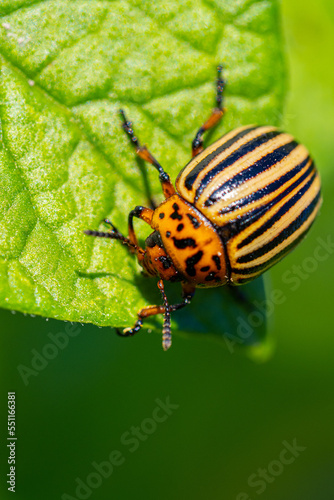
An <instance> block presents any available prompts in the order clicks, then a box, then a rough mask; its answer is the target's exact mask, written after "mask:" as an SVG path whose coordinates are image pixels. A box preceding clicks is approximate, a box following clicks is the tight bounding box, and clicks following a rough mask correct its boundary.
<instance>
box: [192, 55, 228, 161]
mask: <svg viewBox="0 0 334 500" xmlns="http://www.w3.org/2000/svg"><path fill="white" fill-rule="evenodd" d="M222 71H223V66H221V65H220V66H218V68H217V72H218V78H217V93H216V107H215V108H214V109H213V110H212V113H211V116H210V117H209V118H208V120H207V121H206V122H205V123H204V124H203V125H202V126H201V127H200V128H199V129H198V131H197V134H196V136H195V139H194V140H193V142H192V156H193V157H194V156H196V155H197V154H198V153H201V151H203V134H204V132H206V131H207V130H209V129H210V128H213V127H214V126H215V125H217V123H218V122H219V121H220V120H221V118H222V116H223V114H224V111H225V108H223V90H224V87H225V84H226V82H225V81H224V80H223V78H222V77H221V73H222Z"/></svg>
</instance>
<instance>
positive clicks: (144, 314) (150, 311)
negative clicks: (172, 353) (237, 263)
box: [116, 280, 195, 351]
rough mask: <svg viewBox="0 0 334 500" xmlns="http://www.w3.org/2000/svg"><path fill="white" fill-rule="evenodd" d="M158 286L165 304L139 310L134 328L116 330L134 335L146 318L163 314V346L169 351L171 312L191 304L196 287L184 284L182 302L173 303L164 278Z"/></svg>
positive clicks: (119, 333)
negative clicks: (170, 301) (169, 300)
mask: <svg viewBox="0 0 334 500" xmlns="http://www.w3.org/2000/svg"><path fill="white" fill-rule="evenodd" d="M158 288H159V290H160V292H161V294H162V298H163V301H164V305H163V306H148V307H144V308H143V309H141V310H140V311H139V312H138V319H137V321H136V323H135V324H134V326H133V328H125V329H124V330H123V332H122V333H121V332H120V331H119V330H116V331H117V333H118V335H120V336H122V337H131V336H132V335H135V334H136V333H138V332H139V331H140V329H141V327H142V326H143V320H144V319H145V318H148V317H149V316H155V315H156V314H163V315H164V323H163V327H162V347H163V349H164V351H167V350H168V349H169V348H170V346H171V345H172V332H171V326H170V313H171V312H173V311H177V310H178V309H182V308H183V307H185V306H186V305H188V304H190V302H191V299H192V298H193V296H194V294H195V288H194V287H193V286H191V285H188V284H182V302H180V303H178V304H172V305H169V304H168V300H167V296H166V293H165V289H164V283H163V280H159V281H158Z"/></svg>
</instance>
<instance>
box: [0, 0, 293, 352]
mask: <svg viewBox="0 0 334 500" xmlns="http://www.w3.org/2000/svg"><path fill="white" fill-rule="evenodd" d="M0 13H1V14H2V16H3V17H2V19H1V26H0V54H1V66H2V68H1V69H2V76H1V122H2V141H1V152H0V169H1V173H0V184H1V189H0V206H1V213H0V214H1V219H0V226H1V227H0V283H1V289H0V304H1V306H2V307H5V308H10V309H17V310H19V311H22V312H26V313H30V314H40V315H42V316H49V317H53V318H58V319H64V320H71V321H80V322H92V323H95V324H97V325H102V326H105V325H109V326H117V327H121V326H129V325H131V324H132V323H133V322H134V320H135V318H136V312H137V311H138V309H139V308H141V307H143V306H146V305H149V304H152V303H154V302H155V301H160V297H159V294H158V292H157V291H156V287H155V284H154V280H147V279H145V278H143V277H142V276H141V274H140V269H139V267H138V265H137V264H136V262H135V261H134V258H133V257H132V256H131V255H129V254H128V252H127V251H126V248H124V247H123V246H122V245H120V244H119V242H117V241H105V240H101V239H98V238H96V239H94V238H89V237H87V236H85V235H84V234H83V231H84V230H85V229H88V228H91V229H93V228H94V229H97V228H99V224H100V221H101V220H102V219H103V218H105V217H109V218H110V219H111V220H113V221H114V222H115V224H116V225H117V226H118V227H119V228H120V229H121V230H122V231H123V232H125V233H126V231H127V227H126V226H127V222H126V221H127V213H128V211H129V210H130V209H131V208H133V207H134V206H136V205H139V204H143V205H145V204H147V199H148V193H149V191H151V192H153V193H154V195H156V196H157V199H161V195H160V191H161V190H160V186H159V181H158V176H157V175H156V171H155V170H154V169H153V168H151V167H150V166H148V167H147V166H146V165H143V164H142V162H141V161H139V160H138V159H136V157H135V153H134V151H133V149H132V148H131V146H130V145H129V141H128V139H127V138H126V137H125V135H124V133H123V131H122V129H121V127H120V121H119V117H118V115H117V110H118V109H119V108H120V107H122V108H124V109H125V111H126V112H127V114H128V116H129V117H130V118H131V120H132V121H133V123H134V126H135V130H136V133H137V135H138V136H139V137H140V139H141V141H142V142H143V143H147V144H149V146H150V149H151V151H152V152H153V154H154V155H155V156H156V157H157V158H158V160H159V162H160V163H161V164H162V165H164V167H165V169H166V170H167V171H168V172H169V173H170V175H171V177H172V179H173V180H175V178H176V176H177V174H178V172H179V170H180V169H181V168H182V166H184V165H185V163H186V162H187V161H189V159H190V144H191V140H192V139H193V137H194V134H195V132H196V130H197V129H198V127H199V126H200V125H201V124H202V123H203V121H204V120H205V119H206V118H207V117H208V114H209V110H210V109H211V108H212V106H213V104H214V85H213V82H214V79H215V71H216V70H215V68H216V66H217V64H218V63H221V62H223V63H224V65H225V68H226V69H225V75H226V78H227V80H228V86H227V88H226V95H225V98H226V101H225V102H226V106H227V108H228V112H227V114H226V117H225V118H224V120H223V123H221V124H220V125H219V127H217V130H215V131H214V132H213V133H211V134H210V138H209V140H210V142H212V141H213V140H214V139H216V138H217V137H219V136H221V135H222V134H223V133H224V132H226V131H228V130H230V129H232V128H235V127H236V126H240V125H245V124H247V123H260V124H267V123H268V124H269V123H270V124H273V125H277V124H279V121H280V116H281V111H282V105H283V102H282V100H283V94H284V78H283V67H284V65H283V61H282V54H281V51H282V43H281V38H280V23H279V12H278V7H277V1H276V0H268V1H261V2H254V1H250V0H238V1H235V2H230V1H229V0H225V1H224V0H206V1H204V0H203V1H200V0H198V1H196V0H195V1H190V0H187V1H185V2H178V1H177V0H167V1H161V2H155V3H154V2H151V1H150V0H144V1H143V0H129V1H128V2H125V1H122V2H117V1H113V2H109V1H95V0H90V1H83V0H77V1H75V2H73V1H70V0H48V1H37V0H35V1H34V0H15V1H14V0H2V1H1V2H0ZM207 143H208V142H207ZM101 228H102V226H101ZM136 229H138V234H139V237H140V238H141V239H143V238H145V236H146V235H147V234H148V233H149V232H150V228H148V226H146V225H145V224H143V223H141V222H138V223H137V226H136ZM175 287H177V285H174V287H173V289H174V290H175ZM170 288H171V287H169V288H168V290H170ZM173 289H172V290H171V291H170V292H169V293H171V294H172V296H173V297H174V295H173V294H174V291H173ZM243 291H244V294H245V295H247V296H248V297H249V298H250V299H251V300H254V298H255V297H256V298H257V300H263V298H264V289H263V282H262V280H257V281H255V282H254V283H252V284H250V285H246V286H245V287H244V288H243ZM247 307H249V305H247V304H246V306H245V305H244V304H242V303H240V302H239V301H238V300H236V299H235V297H234V295H232V294H231V293H229V291H228V290H223V289H215V290H210V291H206V290H204V291H200V292H198V298H196V299H195V305H194V306H191V307H189V308H188V310H187V311H186V312H185V313H183V312H182V313H181V312H180V313H176V314H174V318H173V319H174V330H179V331H181V332H187V331H188V332H198V333H203V334H209V335H219V337H220V338H222V333H223V332H225V333H227V334H228V335H229V336H230V337H231V336H232V337H233V336H237V338H238V339H239V340H238V343H240V342H241V343H245V342H246V343H248V344H251V343H254V342H255V341H258V340H259V339H260V338H263V336H264V330H265V319H263V321H262V323H261V322H260V323H261V324H260V325H258V326H256V327H254V328H253V331H252V332H251V333H250V334H249V335H248V337H247V338H246V340H245V338H241V337H242V335H241V337H240V335H239V334H238V318H243V320H244V321H248V320H249V314H250V312H252V311H253V312H254V311H255V306H252V310H251V311H250V310H249V309H248V310H247ZM152 325H153V327H154V329H156V330H159V329H160V325H159V323H158V322H157V321H153V322H152V323H151V326H152ZM239 330H240V329H239ZM238 335H239V336H238Z"/></svg>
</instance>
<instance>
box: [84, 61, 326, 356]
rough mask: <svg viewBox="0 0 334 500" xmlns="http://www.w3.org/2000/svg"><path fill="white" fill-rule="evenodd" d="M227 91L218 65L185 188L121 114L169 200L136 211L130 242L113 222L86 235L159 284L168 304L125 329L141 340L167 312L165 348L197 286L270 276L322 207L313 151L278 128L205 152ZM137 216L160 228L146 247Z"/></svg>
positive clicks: (184, 175) (229, 138)
mask: <svg viewBox="0 0 334 500" xmlns="http://www.w3.org/2000/svg"><path fill="white" fill-rule="evenodd" d="M224 87H225V82H224V80H223V78H222V67H221V66H218V78H217V92H216V107H215V108H214V109H213V110H212V113H211V115H210V116H209V118H208V120H207V121H206V122H204V123H203V125H202V126H201V127H200V128H199V129H198V131H197V133H196V135H195V138H194V140H193V142H192V156H193V159H192V160H191V161H190V162H189V163H188V164H187V165H186V166H185V167H184V168H183V169H182V170H181V172H180V173H179V175H178V177H177V179H176V189H175V188H174V186H173V184H172V182H171V180H170V178H169V175H168V174H167V172H165V170H164V169H163V167H162V166H161V165H160V164H159V163H158V161H157V160H156V159H155V158H154V156H153V155H152V154H151V153H150V151H149V150H148V149H147V147H146V146H141V144H140V142H139V141H138V139H137V137H136V135H135V133H134V130H133V128H132V123H131V122H129V121H128V120H127V118H126V116H125V114H124V111H122V110H121V112H120V113H121V116H122V127H123V129H124V131H125V132H126V134H127V136H128V137H129V138H130V140H131V144H132V145H133V146H135V148H136V153H137V155H138V156H139V157H140V158H142V159H143V160H145V161H147V162H148V163H150V164H151V165H153V166H154V167H155V168H156V169H157V170H158V172H159V179H160V183H161V187H162V192H163V195H164V198H165V200H164V201H163V202H162V203H161V204H160V205H159V206H157V207H155V208H145V207H142V206H137V207H135V208H134V209H133V210H131V211H130V213H129V218H128V232H129V235H128V237H126V236H123V234H122V233H120V232H119V231H118V229H116V227H115V226H114V225H113V224H112V223H111V222H110V221H109V220H107V219H106V220H105V222H106V223H107V224H109V225H110V227H111V231H110V232H101V231H86V234H88V235H91V236H98V237H103V238H110V239H116V240H120V241H121V242H122V243H123V244H125V245H127V246H128V248H129V250H130V251H131V253H134V254H135V255H136V256H137V259H138V262H139V264H140V265H141V266H142V268H143V270H144V273H145V274H146V275H147V276H152V277H157V278H158V288H159V290H160V292H161V294H162V298H163V304H162V305H154V306H148V307H144V308H143V309H141V310H140V311H139V312H138V319H137V321H136V323H135V324H134V326H133V327H132V328H125V329H124V330H123V333H120V332H118V333H119V334H120V335H122V336H132V335H134V334H135V333H137V332H139V331H140V329H141V327H142V324H143V320H144V319H145V318H147V317H149V316H153V315H156V314H163V316H164V322H163V336H162V345H163V348H164V350H167V349H169V347H170V346H171V324H170V321H171V320H170V318H171V313H172V312H174V311H176V310H178V309H181V308H183V307H185V306H186V305H188V304H190V302H191V300H192V298H193V296H194V294H195V290H196V288H197V287H203V288H207V287H217V286H222V285H242V284H243V283H246V282H248V281H251V280H253V279H254V278H256V277H257V276H259V275H260V274H262V273H263V272H264V271H266V270H267V269H268V268H269V267H271V266H272V265H274V264H275V263H276V262H278V261H279V260H280V259H282V258H283V257H284V256H285V255H286V254H287V253H288V252H290V251H291V250H292V249H293V248H294V247H295V246H296V245H297V244H298V243H299V242H300V241H301V240H302V238H303V237H304V236H305V235H306V233H307V231H308V230H309V228H310V227H311V224H312V222H313V221H314V218H315V216H316V214H317V211H318V209H319V207H320V204H321V196H320V180H319V176H318V174H317V171H316V168H315V166H314V163H313V161H312V159H311V158H310V156H309V154H308V152H307V150H306V148H305V147H304V146H302V145H300V144H298V143H297V142H296V141H295V140H294V138H293V137H292V136H291V135H289V134H286V133H284V132H280V131H279V130H277V129H276V128H275V127H269V126H262V127H258V126H246V127H241V128H238V129H236V130H233V131H232V132H229V133H227V134H226V135H224V136H223V137H222V138H221V139H219V140H218V141H216V142H215V143H214V144H212V145H211V146H209V147H208V148H206V149H204V148H203V135H204V133H205V132H206V131H207V130H209V129H211V128H213V127H214V126H215V125H217V123H218V122H219V121H220V119H221V118H222V116H223V114H224V111H225V110H224V107H223V90H224ZM151 204H152V205H153V203H151ZM135 217H136V218H139V219H141V220H143V221H144V222H146V223H147V224H149V225H150V227H151V228H152V229H153V232H152V233H151V234H150V235H149V236H148V237H147V239H146V242H145V248H142V247H141V246H140V245H139V243H138V240H137V237H136V234H135V231H134V227H133V219H134V218H135ZM164 281H175V282H179V283H180V284H181V287H182V299H181V300H180V302H179V303H177V304H169V302H168V299H167V296H166V293H165V289H164Z"/></svg>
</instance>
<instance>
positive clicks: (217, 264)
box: [212, 255, 222, 271]
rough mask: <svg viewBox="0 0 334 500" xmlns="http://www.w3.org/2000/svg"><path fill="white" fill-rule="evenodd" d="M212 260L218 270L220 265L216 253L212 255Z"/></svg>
mask: <svg viewBox="0 0 334 500" xmlns="http://www.w3.org/2000/svg"><path fill="white" fill-rule="evenodd" d="M212 260H213V262H214V263H215V264H216V267H217V269H218V271H220V270H221V268H222V266H221V265H220V258H219V257H218V255H213V256H212Z"/></svg>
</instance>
